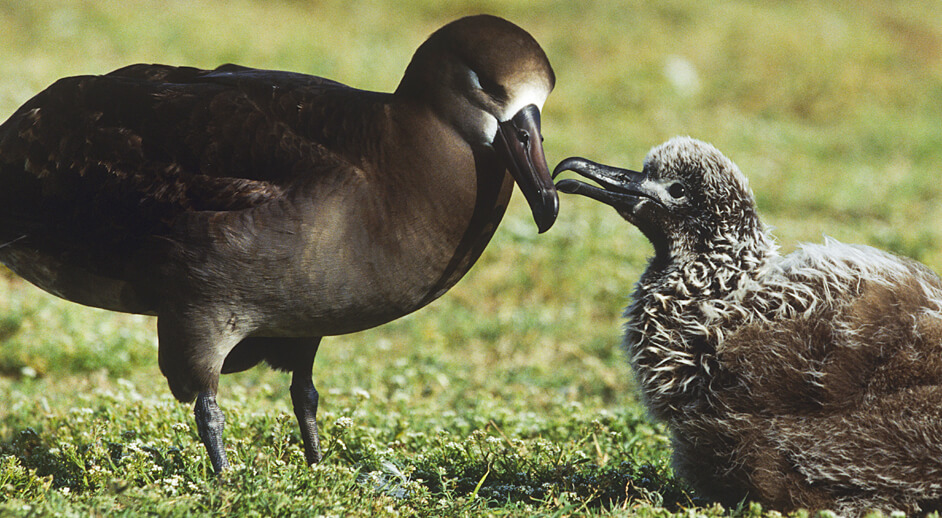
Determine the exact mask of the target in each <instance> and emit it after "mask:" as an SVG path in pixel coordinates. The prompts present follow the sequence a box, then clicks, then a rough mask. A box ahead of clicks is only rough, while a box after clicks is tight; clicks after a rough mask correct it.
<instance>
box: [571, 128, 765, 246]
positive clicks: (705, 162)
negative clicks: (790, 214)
mask: <svg viewBox="0 0 942 518" xmlns="http://www.w3.org/2000/svg"><path fill="white" fill-rule="evenodd" d="M566 170H569V171H575V172H577V173H579V174H580V175H582V176H584V177H586V178H589V179H591V180H593V181H595V182H596V183H598V184H599V185H600V186H601V188H599V187H595V186H593V185H589V184H587V183H584V182H581V181H579V180H574V179H569V178H567V179H564V180H560V181H559V183H557V184H556V187H557V188H558V189H559V190H560V191H562V192H565V193H571V194H581V195H583V196H587V197H589V198H592V199H595V200H597V201H600V202H602V203H605V204H607V205H610V206H612V207H613V208H614V209H615V210H616V211H618V214H620V215H621V216H622V217H623V218H625V219H626V220H628V221H629V222H630V223H632V224H633V225H635V226H636V227H638V229H639V230H641V232H642V233H644V235H645V236H646V237H647V238H648V239H649V240H650V241H651V243H652V244H653V245H654V248H655V251H656V253H657V254H658V255H659V256H661V257H663V258H668V257H674V258H676V257H678V256H681V255H685V254H698V253H703V252H705V251H707V250H711V249H716V248H717V247H718V246H721V245H722V244H723V243H726V244H731V243H748V242H751V241H752V240H754V239H757V238H758V236H759V235H760V234H761V232H762V226H761V223H760V222H759V218H758V215H757V212H756V207H755V201H754V198H753V195H752V191H751V190H750V189H749V184H748V181H747V180H746V177H745V176H743V174H742V173H741V172H740V171H739V168H738V167H736V164H734V163H733V162H732V161H730V160H729V159H728V158H726V157H725V156H723V154H722V153H720V152H719V151H718V150H717V149H716V148H715V147H713V146H711V145H710V144H707V143H705V142H701V141H699V140H695V139H692V138H689V137H676V138H673V139H671V140H669V141H667V142H665V143H664V144H661V145H660V146H657V147H655V148H654V149H652V150H651V151H650V152H649V153H648V156H647V158H645V160H644V168H643V169H642V170H641V171H640V172H639V171H632V170H629V169H621V168H618V167H612V166H608V165H603V164H598V163H595V162H592V161H591V160H587V159H585V158H579V157H572V158H567V159H566V160H563V161H562V162H560V163H559V165H557V166H556V169H555V171H554V172H553V177H554V178H555V177H556V176H557V175H559V173H561V172H562V171H566Z"/></svg>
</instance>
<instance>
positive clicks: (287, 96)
mask: <svg viewBox="0 0 942 518" xmlns="http://www.w3.org/2000/svg"><path fill="white" fill-rule="evenodd" d="M381 95H382V94H370V93H367V92H361V91H357V90H353V89H351V88H348V87H345V86H343V85H341V84H339V83H336V82H333V81H329V80H326V79H322V78H318V77H313V76H308V75H303V74H296V73H289V72H275V71H268V70H255V69H249V68H245V67H239V66H235V65H224V66H222V67H219V68H217V69H216V70H211V71H206V70H200V69H196V68H189V67H170V66H163V65H132V66H129V67H125V68H122V69H119V70H116V71H114V72H111V73H109V74H106V75H103V76H78V77H70V78H65V79H61V80H59V81H57V82H56V83H54V84H53V85H51V86H50V87H49V88H47V89H46V90H44V91H42V92H41V93H39V94H37V95H36V96H35V97H34V98H32V99H31V100H29V101H28V102H27V103H25V104H24V105H23V106H22V107H21V108H20V109H19V110H17V111H16V112H15V113H14V114H13V115H12V116H11V117H10V119H9V120H7V121H6V122H5V123H4V124H3V125H2V126H0V245H2V244H3V243H4V242H8V241H10V240H13V239H19V238H20V236H27V238H29V239H33V240H35V241H37V242H36V245H37V246H39V245H40V243H39V242H38V240H42V239H47V240H49V241H60V242H61V241H62V240H66V241H68V240H69V239H70V236H76V234H75V232H76V231H79V235H81V234H83V233H84V234H85V235H84V236H83V237H89V236H88V235H87V233H88V232H95V231H97V232H105V233H108V232H111V233H112V234H117V233H120V232H124V233H126V234H128V235H143V234H154V233H156V234H159V233H161V232H162V231H164V230H165V229H166V228H167V226H168V225H170V224H171V223H172V221H173V220H174V219H175V218H176V217H177V216H178V215H179V214H180V213H182V212H188V211H231V210H240V209H245V208H249V207H253V206H256V205H259V204H262V203H265V202H266V201H269V200H271V199H274V198H277V197H279V196H280V195H281V194H282V193H283V192H284V191H285V190H286V189H289V188H290V187H291V186H292V185H293V184H297V183H298V182H310V181H317V179H318V178H319V177H321V176H324V175H344V174H350V173H351V172H353V171H354V170H355V169H356V168H357V167H360V166H361V165H362V164H361V160H360V156H359V155H358V154H357V153H358V151H357V148H355V147H353V146H352V145H350V143H351V142H359V143H361V144H362V143H363V140H364V139H365V138H367V137H369V136H368V135H353V134H350V132H351V131H359V130H357V129H356V128H362V127H365V126H369V125H368V124H365V122H366V121H365V119H369V118H370V117H372V116H374V115H375V113H376V112H377V111H379V108H378V107H377V106H378V103H377V102H376V101H377V100H378V99H379V97H378V96H381ZM353 119H358V120H353ZM116 225H117V227H118V228H117V229H116V228H115V226H116ZM69 227H75V228H69ZM42 236H48V238H44V237H42ZM75 239H78V238H77V237H76V238H75Z"/></svg>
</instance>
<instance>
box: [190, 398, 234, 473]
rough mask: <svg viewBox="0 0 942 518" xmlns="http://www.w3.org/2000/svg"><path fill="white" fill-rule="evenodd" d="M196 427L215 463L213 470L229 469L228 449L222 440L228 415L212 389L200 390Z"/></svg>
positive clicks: (211, 460)
mask: <svg viewBox="0 0 942 518" xmlns="http://www.w3.org/2000/svg"><path fill="white" fill-rule="evenodd" d="M194 413H195V414H196V429H197V431H199V434H200V439H202V440H203V444H204V445H205V446H206V452H207V453H208V454H209V460H210V462H212V463H213V471H215V472H216V473H221V472H222V471H223V470H226V469H229V461H228V460H227V459H226V450H225V448H224V446H223V442H222V431H223V428H225V426H226V416H224V415H223V413H222V410H220V409H219V405H217V404H216V393H215V392H211V391H208V390H207V391H203V392H200V393H199V395H198V396H196V408H195V411H194Z"/></svg>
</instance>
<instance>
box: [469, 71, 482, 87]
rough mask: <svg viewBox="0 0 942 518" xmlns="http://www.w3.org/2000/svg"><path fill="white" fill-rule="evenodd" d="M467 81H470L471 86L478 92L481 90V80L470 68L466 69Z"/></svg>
mask: <svg viewBox="0 0 942 518" xmlns="http://www.w3.org/2000/svg"><path fill="white" fill-rule="evenodd" d="M468 80H470V81H471V86H473V87H475V88H477V89H478V90H483V88H482V87H481V79H480V78H478V75H477V74H476V73H475V72H474V70H471V69H470V68H469V69H468Z"/></svg>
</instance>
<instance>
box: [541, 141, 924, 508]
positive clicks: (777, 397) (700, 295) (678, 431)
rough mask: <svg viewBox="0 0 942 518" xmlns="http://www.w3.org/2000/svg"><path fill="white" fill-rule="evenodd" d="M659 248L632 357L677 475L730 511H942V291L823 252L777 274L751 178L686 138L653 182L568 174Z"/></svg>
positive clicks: (892, 268)
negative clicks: (758, 505) (665, 431)
mask: <svg viewBox="0 0 942 518" xmlns="http://www.w3.org/2000/svg"><path fill="white" fill-rule="evenodd" d="M565 169H571V170H574V171H577V172H579V173H580V174H582V175H583V176H586V177H588V178H592V179H594V180H595V181H597V182H598V183H599V184H600V185H601V186H602V189H599V188H596V187H592V186H589V185H587V184H584V183H582V182H579V181H576V180H562V181H560V182H559V183H558V184H557V188H558V189H559V190H561V191H564V192H570V193H578V194H583V195H586V196H589V197H591V198H594V199H597V200H599V201H602V202H603V203H607V204H609V205H611V206H613V207H614V208H615V209H616V210H617V211H618V212H619V214H621V215H622V217H624V218H625V219H627V220H628V221H629V222H631V223H633V224H634V225H636V226H637V227H638V228H639V229H640V230H641V231H642V232H643V233H644V234H645V235H646V236H647V237H648V238H649V239H650V240H651V242H652V243H653V244H654V249H655V256H654V258H653V259H652V260H651V263H650V265H649V267H648V269H647V270H646V271H645V273H644V274H643V275H642V277H641V279H640V280H639V281H638V284H637V287H636V290H635V293H634V302H633V303H632V305H631V306H629V307H628V309H627V311H626V314H625V315H626V317H627V319H628V323H627V326H626V330H627V332H626V335H625V346H626V348H627V350H628V353H629V355H630V359H631V363H632V366H633V368H634V370H635V373H636V375H637V378H638V381H639V383H640V386H641V389H642V394H643V397H644V401H645V403H646V405H647V407H648V408H649V410H650V412H651V414H652V415H653V416H654V417H655V418H657V419H659V420H661V421H664V422H665V423H666V424H667V426H668V427H669V429H670V431H671V434H672V438H673V446H674V466H675V468H676V470H677V472H678V473H679V474H680V475H682V476H683V477H684V478H686V479H687V480H688V481H689V482H690V483H691V484H692V485H693V486H694V488H696V490H697V491H699V492H701V493H702V494H703V495H705V496H708V497H711V498H714V499H717V500H719V501H721V502H723V503H725V504H726V505H736V504H737V503H738V502H740V501H741V500H742V499H746V498H748V499H753V500H757V501H760V502H762V503H763V504H765V505H766V506H770V507H773V508H776V509H779V510H782V511H790V510H793V509H796V508H808V509H828V508H829V509H833V510H835V511H838V512H840V513H841V514H846V515H861V514H863V513H864V512H865V511H866V510H868V509H879V510H882V511H884V512H890V511H894V510H899V511H905V512H906V513H910V514H915V513H924V512H928V511H932V510H938V509H940V508H942V279H940V278H939V277H938V276H937V275H936V274H935V273H933V272H931V271H930V270H929V269H927V268H926V267H924V266H922V265H920V264H918V263H916V262H914V261H911V260H908V259H904V258H900V257H896V256H893V255H890V254H887V253H884V252H881V251H879V250H876V249H873V248H870V247H865V246H852V245H845V244H841V243H838V242H835V241H831V240H828V241H827V242H826V243H825V244H823V245H803V246H801V247H800V248H799V249H798V250H797V251H796V252H794V253H792V254H789V255H786V256H781V255H779V253H778V251H777V247H776V245H775V244H774V241H773V239H772V237H771V236H770V235H769V233H768V232H767V230H766V229H765V228H764V227H763V225H762V224H761V223H760V221H759V218H758V215H757V212H756V208H755V202H754V199H753V196H752V193H751V192H750V190H749V188H748V185H747V182H746V179H745V177H744V176H743V175H742V174H741V173H740V172H739V170H738V169H737V167H736V166H735V165H734V164H733V163H732V162H730V161H729V160H728V159H727V158H726V157H724V156H723V155H722V154H720V152H719V151H717V150H716V149H715V148H713V147H712V146H710V145H708V144H704V143H702V142H698V141H695V140H692V139H689V138H676V139H673V140H671V141H669V142H667V143H666V144H664V145H662V146H659V147H657V148H655V149H653V150H652V151H651V153H650V154H649V155H648V157H647V159H646V160H645V162H644V169H643V171H642V172H640V173H639V172H633V171H628V170H623V169H617V168H613V167H609V166H603V165H600V164H594V163H592V162H589V161H587V160H585V159H578V158H574V159H567V160H566V161H563V162H562V163H561V164H560V165H559V166H558V167H557V171H562V170H565Z"/></svg>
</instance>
